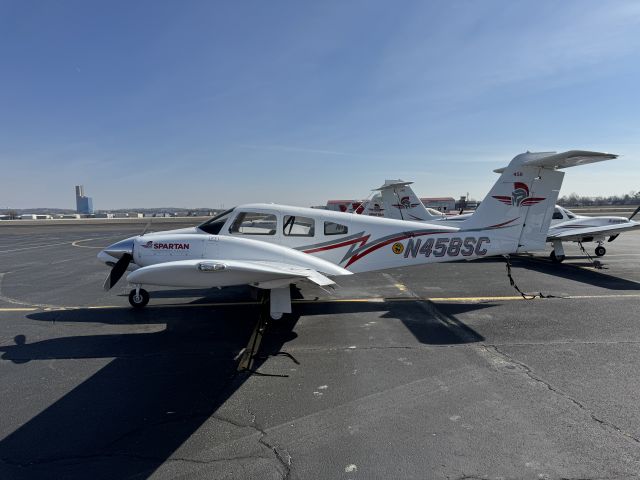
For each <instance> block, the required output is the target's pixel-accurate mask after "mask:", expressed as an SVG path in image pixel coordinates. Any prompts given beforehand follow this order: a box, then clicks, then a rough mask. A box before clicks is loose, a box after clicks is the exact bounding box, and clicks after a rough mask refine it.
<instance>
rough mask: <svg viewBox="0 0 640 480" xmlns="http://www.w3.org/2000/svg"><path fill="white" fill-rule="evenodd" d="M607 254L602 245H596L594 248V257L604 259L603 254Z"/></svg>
mask: <svg viewBox="0 0 640 480" xmlns="http://www.w3.org/2000/svg"><path fill="white" fill-rule="evenodd" d="M605 253H607V249H606V248H604V247H603V246H602V245H598V246H597V247H596V257H604V254H605Z"/></svg>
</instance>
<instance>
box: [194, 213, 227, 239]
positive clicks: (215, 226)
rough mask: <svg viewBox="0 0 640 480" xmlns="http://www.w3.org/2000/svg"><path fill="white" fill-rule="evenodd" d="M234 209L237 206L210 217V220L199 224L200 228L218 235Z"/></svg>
mask: <svg viewBox="0 0 640 480" xmlns="http://www.w3.org/2000/svg"><path fill="white" fill-rule="evenodd" d="M234 210H235V207H234V208H231V209H229V210H227V211H225V212H222V213H220V214H218V215H216V216H215V217H213V218H210V219H209V220H207V221H206V222H204V223H203V224H202V225H198V228H199V229H200V230H202V231H203V232H207V233H210V234H211V235H218V234H219V233H220V230H221V229H222V226H223V225H224V224H225V222H226V221H227V220H228V219H229V217H230V216H231V213H233V211H234Z"/></svg>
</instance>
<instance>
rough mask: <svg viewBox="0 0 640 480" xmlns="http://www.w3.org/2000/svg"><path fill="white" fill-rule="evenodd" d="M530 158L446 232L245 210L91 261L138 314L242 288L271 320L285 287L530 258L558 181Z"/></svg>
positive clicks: (138, 240) (287, 307) (146, 238)
mask: <svg viewBox="0 0 640 480" xmlns="http://www.w3.org/2000/svg"><path fill="white" fill-rule="evenodd" d="M529 159H530V158H529V156H527V155H525V156H522V155H520V156H517V157H516V158H514V159H513V160H512V161H511V163H510V164H509V166H508V167H506V168H505V169H504V171H503V172H502V175H501V177H500V179H499V180H498V182H497V183H496V184H495V185H494V186H493V188H492V189H491V191H490V192H489V194H488V195H487V197H486V198H485V200H484V201H483V202H482V204H481V205H480V206H479V207H478V209H477V211H476V212H475V213H474V214H473V216H471V217H470V218H468V219H466V220H465V221H464V222H461V223H459V224H457V225H456V226H455V227H454V226H447V225H444V224H442V223H439V222H434V223H433V224H429V223H422V222H414V221H401V220H394V219H387V218H376V217H370V216H365V215H353V214H349V213H341V212H331V211H327V210H319V209H311V208H299V207H290V206H284V205H273V204H251V205H244V206H240V207H236V208H233V209H231V210H228V211H226V212H224V213H222V214H220V215H218V216H216V217H214V218H212V219H210V220H209V221H207V222H205V223H203V224H202V225H199V226H197V227H192V228H186V229H179V230H172V231H166V232H159V233H153V234H145V235H140V236H137V237H131V238H128V239H126V240H123V241H120V242H118V243H115V244H113V245H111V246H109V247H107V248H106V249H104V250H103V251H101V252H100V253H99V254H98V258H99V259H100V260H102V261H103V262H105V263H106V264H107V265H110V266H112V270H111V272H110V273H109V275H108V277H107V279H106V281H105V288H106V289H107V290H108V289H110V288H111V287H113V286H114V285H115V284H116V283H117V282H118V280H119V279H120V278H121V277H122V276H123V275H124V273H125V272H126V271H127V270H131V272H130V273H129V274H128V275H127V280H128V281H129V282H130V283H131V284H133V285H134V287H135V288H134V289H133V290H131V292H130V294H129V302H130V303H131V305H132V306H134V307H143V306H145V305H146V304H147V303H148V301H149V294H148V293H147V292H146V291H145V290H144V289H143V288H142V286H145V285H159V286H171V287H192V288H193V287H225V286H232V285H251V286H254V287H257V288H259V289H263V290H266V291H268V292H269V298H270V302H269V303H270V313H271V316H272V317H273V318H280V317H281V316H282V314H283V313H290V312H291V298H290V284H295V283H297V282H311V283H314V284H316V285H319V286H321V287H326V286H331V285H334V280H333V279H332V278H333V277H338V276H340V275H351V274H353V273H359V272H369V271H375V270H383V269H387V268H396V267H406V266H411V265H422V264H427V263H437V262H450V261H455V260H461V259H465V260H473V259H476V258H482V257H487V256H491V255H505V254H509V253H513V252H521V251H530V250H539V249H541V248H544V245H545V242H546V239H547V231H548V229H549V224H550V222H551V217H552V215H553V206H554V204H555V201H556V199H557V197H558V193H559V190H560V185H561V183H562V178H563V176H564V174H563V173H562V172H559V171H557V170H555V167H556V166H557V163H555V162H554V163H551V164H547V163H545V162H537V163H531V162H528V160H529ZM603 159H605V157H603V156H598V157H593V158H587V159H585V160H584V161H580V162H578V163H589V162H591V161H599V160H603ZM574 164H575V162H574ZM522 185H526V194H524V195H523V193H522V192H523V187H522ZM503 199H510V200H509V201H508V202H507V201H503Z"/></svg>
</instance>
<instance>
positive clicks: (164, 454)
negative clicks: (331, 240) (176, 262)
mask: <svg viewBox="0 0 640 480" xmlns="http://www.w3.org/2000/svg"><path fill="white" fill-rule="evenodd" d="M209 300H211V298H209ZM490 306H491V305H490V304H483V305H478V304H475V305H471V304H458V305H455V304H450V305H442V304H438V305H437V307H434V306H433V304H430V303H429V302H421V301H403V302H391V301H390V302H380V303H357V304H356V303H320V302H319V303H317V304H315V303H304V304H296V305H294V314H293V315H291V316H290V317H285V319H282V320H280V321H277V322H271V323H270V324H269V327H268V329H267V333H266V334H265V336H264V339H263V342H262V346H261V349H260V356H258V357H256V363H255V364H254V369H255V370H257V369H259V368H260V367H261V366H262V365H263V364H264V361H265V359H266V358H268V356H270V355H274V354H276V353H277V352H279V351H280V350H281V349H282V348H283V346H284V345H285V344H286V343H287V342H288V341H290V340H292V339H294V338H296V336H297V334H296V333H295V332H294V328H295V326H296V323H297V322H298V319H299V318H300V316H302V315H332V314H342V313H357V312H372V311H381V312H382V311H385V312H386V313H385V314H384V315H383V317H386V318H398V319H400V320H402V321H403V322H404V323H405V325H407V327H408V328H409V329H410V330H411V332H412V333H413V334H414V335H415V337H416V338H417V339H418V340H419V341H420V342H423V343H428V344H445V343H451V344H456V343H468V342H478V341H482V340H483V339H484V338H483V337H482V336H481V335H480V334H478V333H477V332H475V331H474V330H473V329H471V328H469V327H468V326H466V325H464V324H463V323H461V322H459V321H458V320H457V319H456V318H455V315H456V314H457V313H461V312H464V311H468V310H473V309H478V308H487V307H490ZM259 308H260V307H259V306H258V305H256V304H252V305H235V306H226V307H222V306H216V307H211V306H205V305H203V306H199V307H189V308H180V307H175V308H174V307H163V308H155V309H154V308H153V307H148V308H147V309H145V310H143V311H133V310H129V309H102V310H101V309H95V310H93V309H91V310H90V309H78V310H62V311H49V312H38V313H33V314H30V315H29V316H28V317H29V318H30V319H35V320H41V321H64V322H78V323H80V322H98V323H100V322H101V323H106V324H143V325H144V324H156V323H158V324H165V323H166V329H164V330H161V331H153V332H149V333H146V332H145V333H131V334H107V335H89V336H83V335H79V336H75V337H67V338H55V339H50V340H43V341H39V342H34V343H28V339H26V338H24V336H21V335H19V336H17V337H16V339H15V342H16V344H15V345H12V346H3V347H0V354H1V355H2V359H4V360H10V361H13V362H14V363H25V362H29V361H32V360H51V359H82V358H112V357H114V359H113V360H112V361H111V362H110V363H109V364H108V365H106V366H105V367H103V368H102V369H101V370H99V371H98V372H96V373H95V374H94V375H93V376H91V377H90V378H88V379H87V380H85V381H84V382H83V383H81V384H80V385H78V386H77V387H75V388H74V389H73V390H71V391H70V392H69V393H67V394H66V395H64V396H63V397H62V398H60V399H59V400H57V401H56V402H55V403H53V404H52V405H50V406H49V407H48V408H46V409H45V410H44V411H42V412H41V413H39V414H38V415H36V416H35V417H33V418H32V419H31V420H29V421H28V422H27V423H26V424H24V425H23V426H21V427H20V428H18V429H17V430H16V431H14V432H13V433H12V434H10V435H9V436H7V437H6V438H5V439H3V440H2V441H0V478H12V479H20V478H34V477H35V478H66V479H72V478H82V479H84V478H92V479H113V478H148V477H149V476H151V474H153V472H154V471H156V470H157V469H158V468H159V467H160V466H161V465H162V464H163V463H164V462H165V461H167V459H169V458H170V457H171V455H172V454H173V453H174V452H175V451H176V450H177V449H178V448H179V447H180V446H181V445H182V444H183V443H184V442H185V441H187V439H189V437H191V436H192V435H193V434H194V433H195V432H196V431H197V430H198V429H199V428H200V427H201V426H202V425H203V423H204V422H205V421H207V419H209V418H210V417H211V416H212V415H214V414H215V412H216V411H217V410H218V409H219V407H220V406H221V405H223V404H224V403H225V402H226V401H227V399H228V398H229V397H230V396H231V395H232V394H233V393H234V392H236V391H237V390H238V389H239V388H240V387H241V386H242V384H243V383H244V381H245V380H246V379H247V378H248V376H249V374H248V373H238V372H237V360H236V358H237V355H238V353H239V351H240V350H241V349H242V348H244V347H245V346H246V344H247V342H248V339H249V336H250V335H251V332H252V330H253V327H254V326H255V323H256V320H257V316H258V312H259ZM445 310H446V312H444V311H445ZM443 312H444V313H443ZM346 321H348V320H346ZM269 373H276V374H277V373H279V372H269ZM264 380H265V381H271V380H273V379H269V378H265V379H264ZM274 381H275V380H274ZM279 381H282V380H279ZM285 381H286V380H285ZM269 453H273V452H269ZM274 460H277V459H275V457H274ZM276 464H277V462H276ZM266 476H267V475H266V474H265V477H266Z"/></svg>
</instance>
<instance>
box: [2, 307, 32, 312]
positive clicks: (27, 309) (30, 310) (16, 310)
mask: <svg viewBox="0 0 640 480" xmlns="http://www.w3.org/2000/svg"><path fill="white" fill-rule="evenodd" d="M36 310H38V309H37V308H35V307H29V308H17V307H16V308H0V312H35V311H36Z"/></svg>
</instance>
